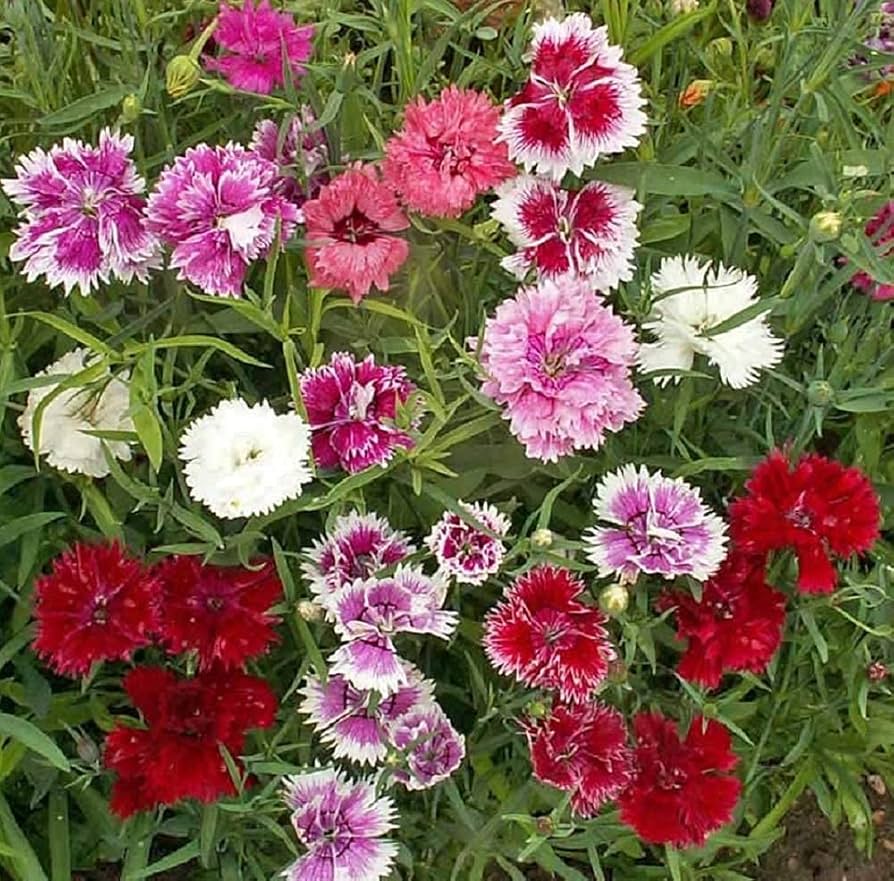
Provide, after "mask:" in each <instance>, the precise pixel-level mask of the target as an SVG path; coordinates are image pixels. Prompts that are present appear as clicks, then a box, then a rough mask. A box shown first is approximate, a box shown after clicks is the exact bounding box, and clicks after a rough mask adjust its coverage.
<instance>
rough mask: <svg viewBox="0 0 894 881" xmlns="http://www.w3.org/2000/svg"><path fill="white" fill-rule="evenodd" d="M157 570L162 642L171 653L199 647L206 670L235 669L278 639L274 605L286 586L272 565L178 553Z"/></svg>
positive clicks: (200, 658) (202, 665) (201, 664)
mask: <svg viewBox="0 0 894 881" xmlns="http://www.w3.org/2000/svg"><path fill="white" fill-rule="evenodd" d="M155 571H156V574H157V575H158V578H159V581H160V582H161V585H162V604H161V609H162V611H161V624H160V626H159V634H160V637H161V638H160V641H161V643H162V644H163V645H164V647H165V648H166V649H167V650H168V651H169V652H171V653H172V654H177V653H179V652H185V651H190V650H195V651H196V653H197V654H198V658H199V668H200V669H201V670H207V669H209V668H210V667H212V666H214V665H219V666H221V667H223V668H234V667H241V666H242V665H243V664H244V663H245V662H246V661H247V660H249V659H250V658H255V657H257V656H258V655H261V654H263V653H264V652H265V651H267V649H268V648H269V647H270V644H271V643H273V642H274V641H275V640H276V633H275V632H274V630H273V628H274V626H275V625H276V623H277V621H278V619H277V618H276V617H275V616H274V615H271V614H270V607H271V606H273V605H274V604H275V603H276V601H277V600H278V599H279V598H280V597H281V596H282V584H281V582H280V580H279V578H278V577H277V575H276V571H275V569H274V568H273V565H272V564H271V563H269V562H268V563H265V564H264V565H263V566H262V567H261V568H260V569H257V570H255V571H252V570H251V569H244V568H242V567H241V566H210V565H202V561H201V559H200V558H199V557H192V556H176V557H168V559H166V560H164V561H163V562H161V563H159V565H158V566H157V567H156V569H155Z"/></svg>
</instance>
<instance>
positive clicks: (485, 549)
mask: <svg viewBox="0 0 894 881" xmlns="http://www.w3.org/2000/svg"><path fill="white" fill-rule="evenodd" d="M459 506H460V507H461V508H462V509H463V511H465V512H466V514H468V515H469V518H468V519H465V518H463V517H460V515H459V514H456V513H454V512H453V511H445V512H444V516H443V517H441V519H440V520H439V521H438V522H437V523H436V524H435V525H434V526H433V527H432V531H431V533H430V534H429V536H428V538H426V540H425V543H426V545H427V546H428V549H429V550H430V551H431V552H432V553H433V554H434V555H435V557H436V559H437V561H438V566H439V568H440V569H441V571H442V572H444V573H446V574H447V575H449V576H451V577H453V578H455V579H456V580H457V581H458V582H460V583H461V584H484V582H485V581H487V579H488V577H489V576H491V575H494V574H495V573H496V572H498V571H499V569H500V565H501V564H502V562H503V557H504V555H505V554H506V548H505V547H504V545H503V542H502V541H500V539H499V538H494V536H493V535H489V534H488V533H487V532H483V531H482V530H481V529H479V528H478V527H477V526H475V524H474V523H473V522H472V521H473V520H475V521H478V522H479V523H481V525H482V526H484V527H485V528H486V529H488V530H489V531H490V532H492V533H494V535H497V536H500V537H501V538H502V537H503V536H504V535H506V533H507V532H508V531H509V527H510V525H511V524H510V522H509V518H508V517H506V515H505V514H501V513H500V512H499V511H498V510H497V509H496V508H495V507H494V506H493V505H488V504H487V503H484V502H474V503H472V504H469V503H468V502H462V501H460V502H459Z"/></svg>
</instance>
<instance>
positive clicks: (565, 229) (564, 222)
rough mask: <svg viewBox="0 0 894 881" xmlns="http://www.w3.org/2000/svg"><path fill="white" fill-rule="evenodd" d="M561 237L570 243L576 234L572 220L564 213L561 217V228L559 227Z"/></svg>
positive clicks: (566, 242)
mask: <svg viewBox="0 0 894 881" xmlns="http://www.w3.org/2000/svg"><path fill="white" fill-rule="evenodd" d="M558 233H559V238H560V239H561V240H562V241H563V242H565V244H568V242H570V241H571V239H572V237H573V235H574V229H573V228H572V226H571V221H570V220H569V219H568V218H567V217H565V216H564V215H563V216H562V217H560V218H559V228H558Z"/></svg>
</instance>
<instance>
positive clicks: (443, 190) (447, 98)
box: [382, 85, 515, 217]
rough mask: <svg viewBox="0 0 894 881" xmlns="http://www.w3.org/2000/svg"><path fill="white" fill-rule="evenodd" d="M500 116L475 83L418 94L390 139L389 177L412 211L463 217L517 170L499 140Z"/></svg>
mask: <svg viewBox="0 0 894 881" xmlns="http://www.w3.org/2000/svg"><path fill="white" fill-rule="evenodd" d="M499 118H500V111H499V110H498V109H497V108H496V107H495V106H494V105H493V104H492V103H491V101H490V99H489V98H488V97H487V95H485V94H483V93H481V92H475V91H473V90H472V89H458V88H457V87H456V86H455V85H451V86H448V88H446V89H444V91H443V92H441V94H440V95H439V96H438V97H437V98H435V99H434V100H433V101H426V100H425V99H424V98H418V99H417V100H416V101H415V103H412V104H410V105H408V106H407V109H406V112H405V114H404V124H403V128H402V129H401V130H400V131H399V132H397V134H395V135H392V137H391V139H390V140H389V141H388V143H387V144H386V145H385V159H384V161H383V163H382V173H383V176H384V179H385V181H386V182H387V183H389V184H390V185H391V186H392V187H394V189H395V190H397V192H398V193H400V195H401V196H402V197H403V200H404V202H405V203H406V205H407V207H408V208H410V209H411V210H412V211H418V212H419V213H420V214H425V215H428V216H430V217H459V215H460V214H462V213H463V212H464V211H466V210H467V209H469V208H471V207H472V205H474V204H475V199H476V198H477V197H478V196H479V195H480V194H481V193H485V192H487V191H488V190H490V189H492V188H493V187H495V186H496V185H497V184H499V183H501V182H502V181H504V180H506V179H507V178H509V177H512V176H513V175H514V174H515V166H514V165H513V164H512V163H511V162H510V161H509V158H508V151H507V149H506V145H505V144H504V143H501V142H498V141H497V140H496V137H497V123H498V122H499Z"/></svg>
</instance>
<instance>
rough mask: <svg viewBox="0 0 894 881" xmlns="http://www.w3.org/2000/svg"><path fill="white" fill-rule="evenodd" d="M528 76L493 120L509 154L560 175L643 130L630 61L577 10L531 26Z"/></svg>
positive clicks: (630, 143) (631, 142)
mask: <svg viewBox="0 0 894 881" xmlns="http://www.w3.org/2000/svg"><path fill="white" fill-rule="evenodd" d="M530 58H531V76H530V79H529V80H528V82H527V83H526V84H525V86H524V88H523V89H522V90H521V92H519V94H517V95H516V96H515V97H514V98H511V99H510V100H509V102H508V104H507V108H506V112H505V113H504V114H503V118H502V120H501V121H500V132H501V136H502V138H503V139H504V140H505V141H506V143H507V144H508V145H509V157H510V158H511V159H513V160H515V161H517V162H520V163H522V164H523V165H524V166H525V168H526V169H527V170H528V171H530V170H531V169H536V170H537V172H538V173H540V174H544V175H550V176H551V177H553V178H554V179H555V180H560V179H561V178H562V176H563V175H564V174H565V172H566V171H572V172H573V173H574V174H576V175H578V176H580V175H581V174H582V173H583V170H584V168H586V167H587V166H590V165H593V164H594V163H595V162H596V159H597V158H598V157H599V156H602V155H604V154H607V153H619V152H620V151H621V150H624V149H625V148H627V147H635V146H636V144H637V142H638V141H639V139H640V137H641V136H642V134H643V132H644V131H645V130H646V115H645V114H644V113H643V111H642V110H641V109H640V108H641V107H642V106H643V104H644V103H645V101H644V99H643V97H642V93H641V90H640V82H639V77H638V75H637V72H636V68H634V67H632V66H631V65H629V64H627V63H625V62H624V61H622V60H621V50H620V49H619V48H618V47H617V46H612V45H611V44H610V43H609V42H608V31H607V30H606V28H604V27H601V28H596V29H594V28H593V23H592V21H591V20H590V18H589V16H588V15H586V14H584V13H582V12H577V13H574V14H572V15H569V16H566V17H565V18H564V19H563V20H562V21H558V20H556V19H555V18H549V19H547V20H546V21H543V22H540V23H539V24H535V25H534V39H533V40H532V42H531V49H530Z"/></svg>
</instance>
